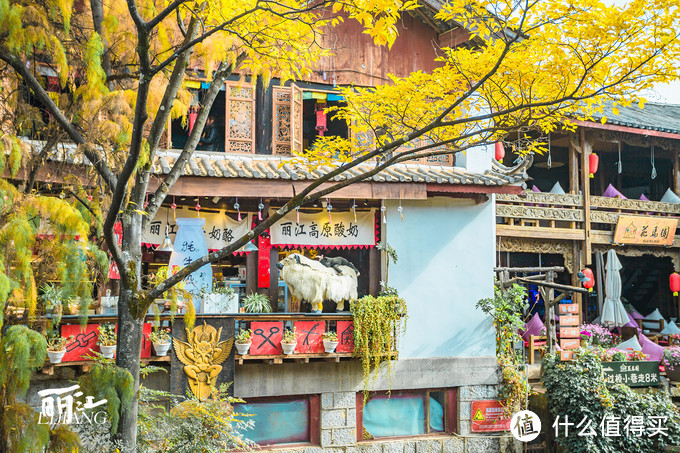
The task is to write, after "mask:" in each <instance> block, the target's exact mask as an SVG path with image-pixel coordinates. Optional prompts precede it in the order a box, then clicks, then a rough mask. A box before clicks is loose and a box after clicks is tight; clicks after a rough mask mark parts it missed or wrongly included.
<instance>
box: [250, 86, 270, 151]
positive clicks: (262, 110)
mask: <svg viewBox="0 0 680 453" xmlns="http://www.w3.org/2000/svg"><path fill="white" fill-rule="evenodd" d="M269 85H270V86H269V87H265V86H264V83H263V82H262V77H259V76H258V78H257V85H256V86H255V131H254V133H255V154H272V108H273V102H274V101H273V98H272V89H271V84H269Z"/></svg>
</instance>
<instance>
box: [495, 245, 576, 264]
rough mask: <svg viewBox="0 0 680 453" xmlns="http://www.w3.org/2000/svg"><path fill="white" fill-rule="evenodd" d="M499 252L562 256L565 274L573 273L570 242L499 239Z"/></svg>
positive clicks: (572, 256) (572, 255)
mask: <svg viewBox="0 0 680 453" xmlns="http://www.w3.org/2000/svg"><path fill="white" fill-rule="evenodd" d="M497 241H498V246H497V248H498V251H499V252H523V253H552V254H555V255H562V257H563V258H564V268H565V269H566V270H567V272H569V273H571V272H573V268H574V254H573V252H572V247H571V242H570V241H555V240H536V239H525V238H509V237H499V238H498V239H497Z"/></svg>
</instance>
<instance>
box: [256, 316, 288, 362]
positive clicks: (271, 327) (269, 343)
mask: <svg viewBox="0 0 680 453" xmlns="http://www.w3.org/2000/svg"><path fill="white" fill-rule="evenodd" d="M250 328H251V329H252V330H253V339H252V342H253V344H252V345H251V346H250V355H269V354H282V353H283V349H282V348H281V340H283V322H280V321H274V322H265V321H258V322H255V321H253V322H252V323H251V325H250Z"/></svg>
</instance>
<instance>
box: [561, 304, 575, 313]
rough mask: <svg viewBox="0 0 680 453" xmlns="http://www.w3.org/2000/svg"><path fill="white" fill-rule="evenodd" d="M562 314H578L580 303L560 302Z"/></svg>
mask: <svg viewBox="0 0 680 453" xmlns="http://www.w3.org/2000/svg"><path fill="white" fill-rule="evenodd" d="M558 307H559V310H560V315H574V314H578V304H559V305H558Z"/></svg>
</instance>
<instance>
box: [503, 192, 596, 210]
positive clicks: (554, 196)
mask: <svg viewBox="0 0 680 453" xmlns="http://www.w3.org/2000/svg"><path fill="white" fill-rule="evenodd" d="M496 200H498V201H504V202H510V203H523V204H524V203H535V204H538V203H540V204H552V205H560V206H577V207H580V206H582V205H583V197H582V196H581V195H573V194H568V193H567V194H558V193H540V192H527V193H526V194H524V195H510V194H498V195H496Z"/></svg>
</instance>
